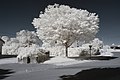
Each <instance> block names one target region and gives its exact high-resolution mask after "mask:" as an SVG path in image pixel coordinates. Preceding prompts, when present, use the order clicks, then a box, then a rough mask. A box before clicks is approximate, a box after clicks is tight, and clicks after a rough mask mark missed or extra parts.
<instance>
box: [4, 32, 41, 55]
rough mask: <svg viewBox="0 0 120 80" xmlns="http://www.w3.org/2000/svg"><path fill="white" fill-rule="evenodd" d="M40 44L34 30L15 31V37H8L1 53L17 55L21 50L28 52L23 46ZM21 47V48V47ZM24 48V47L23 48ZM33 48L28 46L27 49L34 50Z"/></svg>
mask: <svg viewBox="0 0 120 80" xmlns="http://www.w3.org/2000/svg"><path fill="white" fill-rule="evenodd" d="M33 44H34V45H36V46H39V47H40V46H41V45H42V42H41V40H40V39H39V38H38V37H37V36H36V34H35V32H32V31H26V30H22V31H20V32H17V34H16V38H10V39H9V40H8V41H7V42H5V44H4V45H3V47H2V54H9V55H18V54H20V53H21V52H24V54H27V53H29V52H25V50H24V48H25V47H28V48H29V47H30V46H32V45H33ZM21 48H22V49H21ZM25 49H26V48H25ZM34 49H35V48H33V49H32V48H31V47H30V48H29V49H28V51H31V50H34Z"/></svg>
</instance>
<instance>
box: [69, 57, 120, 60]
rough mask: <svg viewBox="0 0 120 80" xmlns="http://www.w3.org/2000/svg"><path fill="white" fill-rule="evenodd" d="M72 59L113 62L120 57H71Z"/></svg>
mask: <svg viewBox="0 0 120 80" xmlns="http://www.w3.org/2000/svg"><path fill="white" fill-rule="evenodd" d="M70 58H72V59H76V60H112V59H116V58H118V57H113V56H92V57H89V56H87V57H70Z"/></svg>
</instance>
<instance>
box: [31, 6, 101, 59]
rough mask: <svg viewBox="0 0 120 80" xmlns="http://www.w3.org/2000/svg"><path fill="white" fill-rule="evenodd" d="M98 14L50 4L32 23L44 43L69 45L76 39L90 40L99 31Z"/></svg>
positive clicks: (66, 47) (66, 46)
mask: <svg viewBox="0 0 120 80" xmlns="http://www.w3.org/2000/svg"><path fill="white" fill-rule="evenodd" d="M98 22H99V19H98V15H96V14H95V13H89V12H88V11H87V10H81V9H76V8H70V7H69V6H66V5H58V4H54V5H49V6H48V7H47V8H45V11H44V12H41V13H40V15H39V18H34V20H33V22H32V24H33V25H34V26H35V28H37V34H38V36H39V38H40V39H42V40H43V43H48V44H51V43H52V44H53V43H60V44H62V45H64V46H65V49H66V56H67V57H68V47H69V46H71V45H72V44H73V43H74V42H75V41H76V40H81V41H89V40H90V39H93V37H94V36H95V34H96V33H97V32H98V28H99V27H98Z"/></svg>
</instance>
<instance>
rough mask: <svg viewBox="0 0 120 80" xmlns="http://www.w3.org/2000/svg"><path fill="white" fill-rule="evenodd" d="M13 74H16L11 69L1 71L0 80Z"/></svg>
mask: <svg viewBox="0 0 120 80" xmlns="http://www.w3.org/2000/svg"><path fill="white" fill-rule="evenodd" d="M12 73H14V71H12V70H11V69H0V80H2V79H5V78H6V77H9V76H10V75H8V74H12Z"/></svg>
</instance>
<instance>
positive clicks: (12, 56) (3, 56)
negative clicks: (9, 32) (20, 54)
mask: <svg viewBox="0 0 120 80" xmlns="http://www.w3.org/2000/svg"><path fill="white" fill-rule="evenodd" d="M16 57H17V55H0V59H4V58H16Z"/></svg>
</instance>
